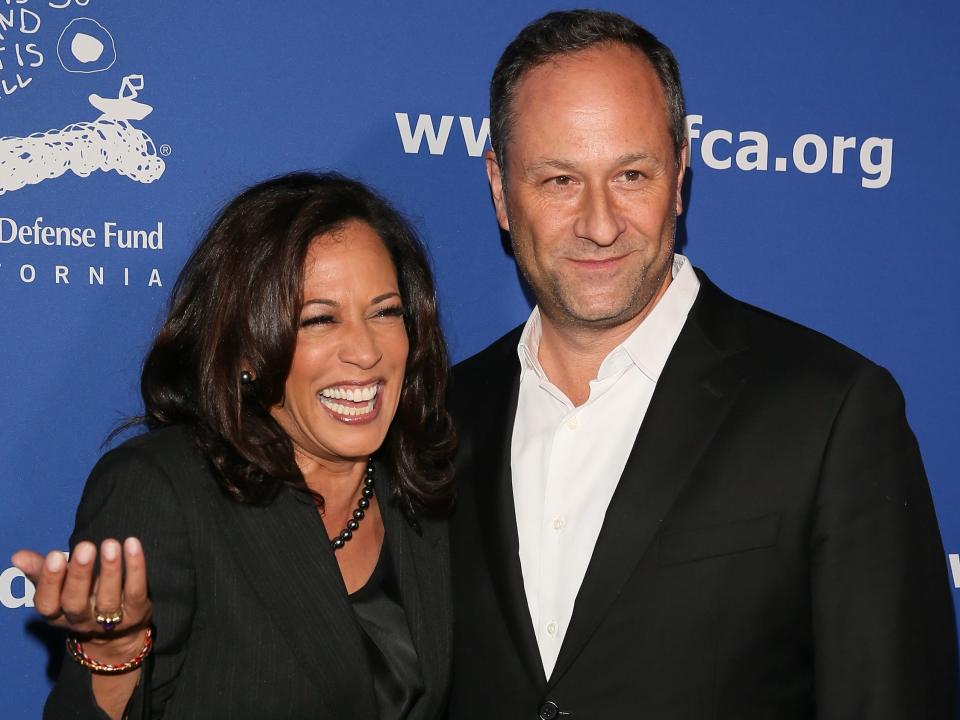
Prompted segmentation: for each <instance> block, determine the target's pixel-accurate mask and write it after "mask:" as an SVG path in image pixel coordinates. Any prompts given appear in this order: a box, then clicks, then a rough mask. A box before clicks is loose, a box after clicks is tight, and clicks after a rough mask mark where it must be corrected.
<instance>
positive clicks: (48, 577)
mask: <svg viewBox="0 0 960 720" xmlns="http://www.w3.org/2000/svg"><path fill="white" fill-rule="evenodd" d="M66 572H67V559H66V557H64V555H63V553H62V552H60V551H58V550H53V551H51V552H50V553H49V554H48V555H47V557H46V559H45V560H44V561H43V565H42V567H41V568H40V573H39V575H38V576H37V577H35V578H31V579H32V580H33V582H34V585H36V587H37V590H36V592H35V593H34V596H33V606H34V608H35V609H36V611H37V612H38V613H40V614H41V615H42V616H43V617H45V618H46V619H47V620H49V621H51V622H53V621H55V620H57V619H59V618H60V616H61V615H62V614H63V612H62V610H61V605H60V595H61V592H62V590H63V579H64V576H65V575H66Z"/></svg>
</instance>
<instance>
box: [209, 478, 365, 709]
mask: <svg viewBox="0 0 960 720" xmlns="http://www.w3.org/2000/svg"><path fill="white" fill-rule="evenodd" d="M215 505H216V507H217V510H218V512H219V514H220V518H221V523H220V526H221V528H222V530H223V532H224V533H225V534H226V535H227V537H228V539H229V541H230V545H231V547H232V548H233V550H234V552H233V557H234V559H235V560H236V562H237V563H238V565H239V566H240V568H241V569H242V571H243V573H244V575H245V576H246V578H247V580H248V582H249V583H250V587H251V588H253V590H254V591H255V592H256V593H257V595H258V597H259V599H260V601H261V602H262V603H263V605H264V606H265V607H266V609H267V612H266V614H265V617H267V618H269V621H270V622H273V623H274V624H275V625H276V626H277V627H278V629H279V630H280V632H281V634H282V635H283V636H284V638H285V639H286V641H287V643H289V646H290V648H291V650H292V651H293V652H294V653H295V654H296V656H297V657H298V659H299V660H300V663H301V664H302V666H303V670H304V674H305V675H307V676H308V677H310V679H311V680H312V681H313V682H314V683H316V684H317V685H318V686H319V690H320V693H321V695H322V696H323V697H331V698H333V697H338V696H340V695H342V689H343V688H344V687H351V686H355V685H357V684H358V683H357V680H358V678H357V673H358V671H359V672H362V673H364V674H365V675H366V677H365V678H363V679H362V680H365V682H363V683H362V684H363V685H369V686H370V687H371V689H372V687H373V679H372V677H370V674H369V670H368V669H367V660H366V650H365V648H364V645H363V641H362V638H361V635H360V630H359V627H358V625H357V622H356V619H355V616H354V614H353V610H352V609H351V607H350V604H349V600H348V599H347V594H346V588H345V587H344V584H343V579H342V577H341V575H340V570H339V568H338V566H337V561H336V559H335V558H334V556H333V551H332V550H331V549H330V546H329V544H328V543H327V542H326V537H327V534H326V530H325V528H324V526H323V522H322V520H321V519H320V515H319V513H318V512H317V511H316V508H315V507H314V505H313V503H312V502H311V501H310V500H309V499H308V498H307V497H305V496H303V495H301V494H299V493H297V492H296V491H294V490H291V489H289V488H284V489H283V490H281V492H280V493H279V495H278V496H277V497H276V499H275V500H274V501H273V503H271V504H270V505H269V506H267V507H251V506H248V505H240V504H238V503H235V502H233V501H230V500H228V499H226V498H225V497H222V496H221V497H219V498H218V500H217V502H215ZM358 669H362V670H358ZM353 710H354V712H353V713H352V714H351V715H350V717H351V718H374V717H376V716H377V710H376V707H375V706H374V698H373V693H372V691H371V692H370V693H363V694H361V695H358V696H357V697H356V698H355V705H354V708H353Z"/></svg>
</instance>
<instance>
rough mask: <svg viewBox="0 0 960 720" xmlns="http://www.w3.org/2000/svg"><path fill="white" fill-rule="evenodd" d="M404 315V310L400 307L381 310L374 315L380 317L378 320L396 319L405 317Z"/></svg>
mask: <svg viewBox="0 0 960 720" xmlns="http://www.w3.org/2000/svg"><path fill="white" fill-rule="evenodd" d="M404 315H405V312H404V309H403V308H402V307H400V306H399V305H393V306H391V307H385V308H380V309H379V310H377V311H376V312H375V313H374V314H373V316H374V317H378V318H395V317H403V316H404Z"/></svg>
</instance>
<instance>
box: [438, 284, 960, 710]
mask: <svg viewBox="0 0 960 720" xmlns="http://www.w3.org/2000/svg"><path fill="white" fill-rule="evenodd" d="M700 279H701V283H702V285H701V288H700V292H699V295H698V298H697V300H696V303H695V304H694V306H693V308H692V311H691V313H690V315H689V317H688V319H687V321H686V323H685V325H684V327H683V330H682V332H681V334H680V336H679V338H678V340H677V342H676V345H675V346H674V349H673V351H672V353H671V355H670V357H669V359H668V361H667V364H666V367H665V368H664V371H663V373H662V375H661V377H660V380H659V382H658V384H657V387H656V390H655V392H654V395H653V399H652V401H651V403H650V406H649V409H648V411H647V414H646V416H645V418H644V420H643V424H642V426H641V429H640V431H639V434H638V436H637V439H636V441H635V444H634V446H633V449H632V451H631V453H630V456H629V459H628V461H627V464H626V468H625V470H624V472H623V475H622V476H621V478H620V482H619V485H618V487H617V489H616V492H615V493H614V495H613V499H612V501H611V503H610V505H609V508H608V509H607V512H606V516H605V519H604V523H603V527H602V530H601V532H600V536H599V538H598V540H597V543H596V547H595V549H594V552H593V556H592V559H591V561H590V564H589V567H588V569H587V572H586V576H585V577H584V580H583V584H582V586H581V588H580V591H579V594H578V595H577V598H576V604H575V606H574V611H573V616H572V619H571V622H570V625H569V627H568V629H567V632H566V635H565V637H564V641H563V644H562V646H561V650H560V656H559V658H558V660H557V663H556V668H555V670H554V672H553V674H552V676H551V677H550V678H549V679H548V678H546V677H544V672H543V667H542V664H541V662H540V657H539V654H538V652H537V645H536V640H535V637H534V634H533V630H532V627H531V621H530V615H529V612H528V609H527V602H526V599H525V594H524V588H523V580H522V578H521V572H520V562H519V559H518V555H517V549H518V541H517V528H516V521H515V516H514V506H513V494H512V490H511V477H510V438H511V435H512V431H513V418H514V414H515V411H516V403H517V391H518V381H519V369H520V368H519V362H518V359H517V352H516V346H517V341H518V339H519V332H520V330H519V329H517V330H514V331H513V332H512V333H510V334H509V335H507V336H506V337H504V338H503V339H501V340H499V341H498V342H496V343H494V344H493V345H492V346H491V347H489V348H488V349H487V350H484V351H483V352H481V353H480V354H479V355H476V356H475V357H473V358H471V359H469V360H467V361H465V362H463V363H461V364H460V365H458V366H457V367H456V368H455V370H454V377H453V382H452V386H451V409H452V411H453V413H454V416H455V419H456V422H457V428H458V433H459V436H460V448H461V450H460V455H459V458H458V464H457V479H458V483H459V486H458V493H459V495H458V505H457V508H456V511H455V513H454V516H453V517H452V519H451V524H450V531H451V558H452V562H453V588H454V610H455V618H456V621H455V629H454V680H453V689H452V692H451V695H452V697H451V705H450V717H451V718H452V719H453V720H469V719H471V718H477V719H479V718H509V719H510V720H513V719H514V718H529V720H534V719H535V718H537V717H541V718H546V719H547V720H552V718H554V717H559V718H570V720H577V719H580V720H594V719H596V718H635V717H636V718H641V717H642V718H656V719H657V720H663V719H670V720H672V719H679V718H690V719H691V720H707V719H710V718H722V719H727V718H729V719H731V720H733V719H737V720H740V719H743V720H765V719H770V720H772V719H774V718H775V719H776V720H790V719H794V718H796V719H799V718H813V717H816V718H821V719H825V718H831V719H832V718H837V719H840V718H843V719H844V720H861V719H863V720H866V719H869V720H879V719H887V718H889V719H892V718H898V719H903V720H908V719H909V720H920V719H921V718H942V719H944V720H946V719H947V718H950V719H952V718H953V709H952V708H953V699H954V692H955V687H956V651H955V643H956V638H955V635H954V619H953V609H952V603H951V597H950V593H949V589H948V583H947V572H946V566H945V558H944V554H943V547H942V545H941V541H940V536H939V532H938V529H937V521H936V517H935V515H934V510H933V505H932V502H931V498H930V493H929V489H928V487H927V481H926V478H925V475H924V471H923V467H922V464H921V460H920V454H919V452H918V448H917V445H916V441H915V439H914V437H913V435H912V433H911V432H910V429H909V427H908V426H907V423H906V420H905V416H904V404H903V398H902V396H901V394H900V391H899V389H898V388H897V386H896V384H895V382H894V381H893V379H892V378H891V377H890V375H889V374H888V373H887V372H886V371H885V370H883V369H881V368H879V367H877V366H876V365H874V364H872V363H870V362H869V361H867V360H865V359H864V358H862V357H860V356H859V355H857V354H855V353H854V352H852V351H850V350H848V349H846V348H844V347H842V346H840V345H839V344H837V343H835V342H833V341H831V340H829V339H827V338H825V337H824V336H822V335H819V334H817V333H815V332H813V331H811V330H807V329H805V328H802V327H800V326H798V325H795V324H793V323H791V322H788V321H786V320H783V319H781V318H778V317H775V316H773V315H771V314H769V313H766V312H764V311H761V310H758V309H756V308H752V307H749V306H747V305H744V304H743V303H740V302H737V301H735V300H733V299H732V298H730V297H728V296H726V295H725V294H723V293H722V292H720V291H719V290H718V289H717V288H716V287H715V286H714V285H712V284H711V283H710V282H709V280H707V278H706V277H705V276H703V275H702V274H701V275H700ZM611 422H616V418H611ZM584 482H589V478H584Z"/></svg>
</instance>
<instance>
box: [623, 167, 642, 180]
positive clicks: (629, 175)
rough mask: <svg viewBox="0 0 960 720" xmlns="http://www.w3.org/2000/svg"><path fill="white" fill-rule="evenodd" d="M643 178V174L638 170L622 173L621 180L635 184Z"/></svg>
mask: <svg viewBox="0 0 960 720" xmlns="http://www.w3.org/2000/svg"><path fill="white" fill-rule="evenodd" d="M642 178H643V173H641V172H640V171H639V170H627V171H625V172H624V173H623V179H624V180H626V181H627V182H637V181H638V180H640V179H642Z"/></svg>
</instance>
